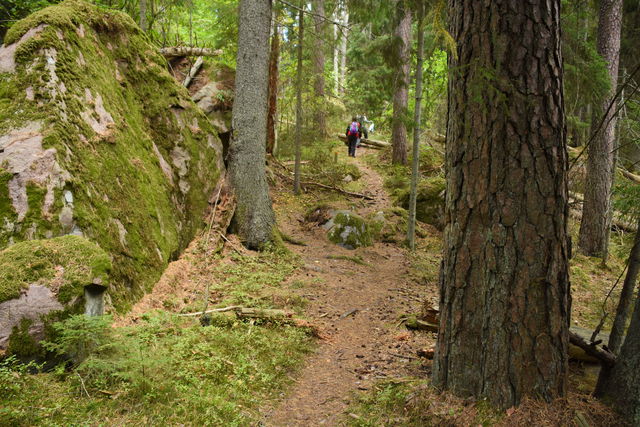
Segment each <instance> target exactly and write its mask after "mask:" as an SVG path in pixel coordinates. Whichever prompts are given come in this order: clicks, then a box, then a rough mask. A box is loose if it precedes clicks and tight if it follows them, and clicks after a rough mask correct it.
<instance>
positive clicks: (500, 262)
mask: <svg viewBox="0 0 640 427" xmlns="http://www.w3.org/2000/svg"><path fill="white" fill-rule="evenodd" d="M560 3H561V0H529V1H518V2H513V1H507V0H494V1H491V2H468V1H465V0H450V1H449V19H450V33H451V35H452V36H453V38H454V40H455V42H456V50H457V52H456V55H450V56H449V70H451V71H450V76H449V94H448V97H449V113H448V120H447V147H446V150H447V152H446V166H447V167H446V170H447V192H446V202H445V221H446V227H445V233H444V249H443V251H444V252H443V254H444V259H443V267H442V274H441V292H440V310H441V314H440V326H439V335H438V342H437V345H436V354H435V358H434V368H433V382H434V384H435V385H436V386H437V387H439V388H441V389H448V390H451V391H452V392H454V393H455V394H458V395H461V396H472V397H475V398H486V399H487V400H488V401H489V402H490V403H492V404H494V405H496V406H499V407H502V408H508V407H511V406H513V405H518V404H519V403H520V401H521V400H522V398H523V396H525V395H529V396H535V397H540V398H544V399H547V400H549V399H552V398H554V397H557V396H562V395H564V394H565V392H566V383H567V368H568V356H567V346H568V324H569V275H568V258H569V236H568V233H567V217H568V202H567V198H568V196H567V193H568V190H567V151H566V127H565V115H564V106H563V103H564V102H563V88H562V61H561V58H562V57H561V53H560ZM540 34H545V37H540Z"/></svg>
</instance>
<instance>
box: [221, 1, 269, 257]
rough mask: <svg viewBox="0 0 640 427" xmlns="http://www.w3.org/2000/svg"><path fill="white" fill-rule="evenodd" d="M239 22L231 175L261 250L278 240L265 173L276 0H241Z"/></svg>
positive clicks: (240, 211) (246, 228)
mask: <svg viewBox="0 0 640 427" xmlns="http://www.w3.org/2000/svg"><path fill="white" fill-rule="evenodd" d="M239 22H240V24H239V28H238V58H237V63H236V81H235V95H234V102H233V111H232V128H233V132H232V137H231V141H230V146H229V175H230V178H231V184H232V185H233V187H234V189H235V193H236V199H237V208H236V214H235V217H234V224H235V226H236V229H237V232H238V235H239V236H240V239H241V240H242V241H243V243H244V244H245V245H246V246H247V247H249V248H255V249H260V248H262V247H264V245H265V244H266V243H268V242H270V241H271V240H272V239H273V237H274V233H275V222H276V221H275V215H274V213H273V207H272V205H271V198H270V197H269V186H268V184H267V177H266V173H265V157H266V150H265V142H266V132H265V129H266V128H267V97H268V84H269V30H270V27H271V1H270V0H240V6H239Z"/></svg>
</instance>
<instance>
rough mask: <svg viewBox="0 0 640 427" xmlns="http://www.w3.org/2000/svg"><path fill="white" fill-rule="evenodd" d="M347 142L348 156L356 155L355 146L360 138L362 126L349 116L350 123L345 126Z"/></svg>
mask: <svg viewBox="0 0 640 427" xmlns="http://www.w3.org/2000/svg"><path fill="white" fill-rule="evenodd" d="M346 134H347V143H348V146H349V156H351V157H355V156H356V146H357V145H358V142H359V141H360V138H362V126H361V125H360V123H358V121H357V120H356V118H355V117H352V118H351V123H350V124H349V126H347V132H346Z"/></svg>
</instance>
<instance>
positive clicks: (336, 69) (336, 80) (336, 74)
mask: <svg viewBox="0 0 640 427" xmlns="http://www.w3.org/2000/svg"><path fill="white" fill-rule="evenodd" d="M333 20H334V21H335V22H339V20H340V7H339V6H336V12H335V14H334V15H333ZM341 34H342V33H341V32H340V29H339V28H338V25H336V24H334V25H333V41H334V43H335V44H334V46H333V86H334V89H333V94H334V95H335V96H338V94H339V93H340V35H341Z"/></svg>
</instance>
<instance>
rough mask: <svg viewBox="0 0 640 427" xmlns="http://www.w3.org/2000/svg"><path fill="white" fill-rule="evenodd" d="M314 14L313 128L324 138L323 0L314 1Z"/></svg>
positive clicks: (325, 121)
mask: <svg viewBox="0 0 640 427" xmlns="http://www.w3.org/2000/svg"><path fill="white" fill-rule="evenodd" d="M314 6H315V7H314V9H315V14H314V15H313V23H314V27H315V30H316V37H315V39H314V48H313V74H314V81H313V91H314V93H315V97H316V100H315V101H316V102H315V105H316V106H317V107H316V111H315V114H314V121H315V127H316V129H317V131H318V133H319V134H320V135H321V136H322V137H323V138H324V137H326V136H327V135H328V134H329V133H328V132H327V115H326V113H325V110H324V108H325V105H324V103H325V100H324V83H325V82H324V61H325V57H324V37H325V28H326V20H325V19H324V18H325V15H324V0H315V2H314Z"/></svg>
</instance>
